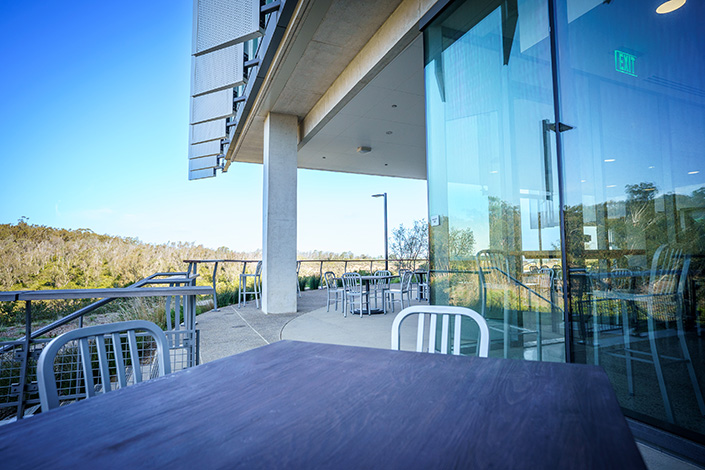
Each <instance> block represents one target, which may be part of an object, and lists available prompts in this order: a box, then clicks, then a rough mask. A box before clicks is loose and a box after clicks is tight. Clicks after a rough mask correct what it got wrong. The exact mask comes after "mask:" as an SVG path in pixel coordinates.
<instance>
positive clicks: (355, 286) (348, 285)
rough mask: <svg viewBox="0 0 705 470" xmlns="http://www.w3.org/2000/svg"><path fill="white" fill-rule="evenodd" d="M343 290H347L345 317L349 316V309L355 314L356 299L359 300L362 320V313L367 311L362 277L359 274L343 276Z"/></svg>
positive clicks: (344, 308) (344, 307)
mask: <svg viewBox="0 0 705 470" xmlns="http://www.w3.org/2000/svg"><path fill="white" fill-rule="evenodd" d="M343 288H344V289H345V293H344V295H345V302H344V306H343V314H344V316H346V317H347V316H348V314H347V310H348V307H350V313H355V299H357V302H358V305H359V306H360V310H359V311H360V318H362V313H363V312H364V311H365V308H364V305H365V296H366V293H365V291H364V289H363V287H362V276H360V274H358V273H345V274H343ZM368 306H369V304H368ZM368 313H369V311H368Z"/></svg>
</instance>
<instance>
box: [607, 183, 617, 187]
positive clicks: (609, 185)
mask: <svg viewBox="0 0 705 470" xmlns="http://www.w3.org/2000/svg"><path fill="white" fill-rule="evenodd" d="M607 187H608V188H616V187H617V185H616V184H608V185H607Z"/></svg>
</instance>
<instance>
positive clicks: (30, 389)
mask: <svg viewBox="0 0 705 470" xmlns="http://www.w3.org/2000/svg"><path fill="white" fill-rule="evenodd" d="M24 391H25V393H37V392H38V391H39V385H37V382H32V383H29V384H25V386H24ZM19 394H20V384H12V385H10V395H15V396H16V395H19Z"/></svg>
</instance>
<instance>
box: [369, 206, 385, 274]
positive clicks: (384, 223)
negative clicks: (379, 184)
mask: <svg viewBox="0 0 705 470" xmlns="http://www.w3.org/2000/svg"><path fill="white" fill-rule="evenodd" d="M372 197H383V198H384V269H385V270H386V271H389V247H388V243H389V237H388V236H387V193H382V194H373V195H372Z"/></svg>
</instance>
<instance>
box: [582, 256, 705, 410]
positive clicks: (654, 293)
mask: <svg viewBox="0 0 705 470" xmlns="http://www.w3.org/2000/svg"><path fill="white" fill-rule="evenodd" d="M689 268H690V256H689V255H686V254H684V253H683V250H680V249H674V248H669V247H668V245H661V246H660V247H659V248H658V249H657V250H656V251H655V252H654V256H653V258H652V261H651V271H650V273H649V285H648V291H647V293H646V294H640V293H634V292H626V291H620V290H614V291H611V292H608V293H604V294H602V299H603V300H617V301H619V302H620V304H621V315H622V334H623V338H624V349H623V353H619V352H615V353H610V354H611V355H614V356H618V357H623V358H624V359H625V360H626V372H627V387H628V390H629V394H630V395H634V378H633V372H632V361H637V362H646V363H652V364H653V365H654V370H655V372H656V379H657V381H658V385H659V390H660V391H661V398H662V400H663V405H664V408H665V411H666V419H667V420H668V421H669V422H671V423H674V422H675V421H674V417H673V407H672V405H671V402H670V399H669V397H668V389H667V387H666V379H665V377H664V374H663V366H664V365H666V364H674V363H675V364H685V365H686V368H687V370H688V375H689V376H690V382H691V385H692V387H693V392H694V395H695V399H696V401H697V403H698V408H699V409H700V414H701V415H702V416H705V402H704V401H703V395H702V391H701V390H700V385H699V383H698V379H697V376H696V374H695V368H694V367H693V361H692V359H691V357H690V353H689V351H688V344H687V343H686V340H685V330H684V328H683V314H684V312H683V310H684V303H685V298H684V295H685V289H686V281H687V278H688V270H689ZM630 305H631V306H633V307H634V310H635V313H636V315H630V312H629V306H630ZM644 316H645V317H646V323H647V329H648V339H649V351H644V350H642V349H638V348H637V347H636V346H637V344H636V343H638V342H640V341H639V340H638V338H640V335H639V334H638V332H637V331H636V329H637V328H638V325H639V321H640V320H642V321H643V319H644ZM596 317H597V315H594V314H593V321H596V320H595V319H596ZM635 317H636V318H635ZM642 324H643V323H642ZM674 324H675V329H674V328H672V326H673V325H674ZM675 337H677V338H678V344H677V346H676V344H674V343H675V342H674V341H673V340H674V339H675ZM593 338H594V343H593V346H594V347H595V348H596V350H597V349H599V347H600V341H599V328H597V325H595V326H594V327H593ZM632 342H635V344H634V345H632ZM664 349H665V350H666V352H664V351H663V350H664ZM678 349H680V356H675V355H674V353H677V350H678ZM595 361H596V363H598V361H599V356H598V354H597V353H596V354H595Z"/></svg>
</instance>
